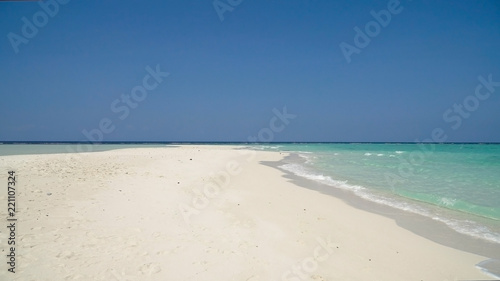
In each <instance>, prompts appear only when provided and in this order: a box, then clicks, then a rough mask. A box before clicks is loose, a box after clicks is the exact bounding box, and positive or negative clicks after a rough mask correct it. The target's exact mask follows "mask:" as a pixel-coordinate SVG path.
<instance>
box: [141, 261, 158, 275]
mask: <svg viewBox="0 0 500 281" xmlns="http://www.w3.org/2000/svg"><path fill="white" fill-rule="evenodd" d="M139 271H140V272H141V273H142V274H144V275H153V274H156V273H158V272H160V271H161V267H160V265H159V264H157V263H147V264H143V265H142V266H141V267H140V268H139Z"/></svg>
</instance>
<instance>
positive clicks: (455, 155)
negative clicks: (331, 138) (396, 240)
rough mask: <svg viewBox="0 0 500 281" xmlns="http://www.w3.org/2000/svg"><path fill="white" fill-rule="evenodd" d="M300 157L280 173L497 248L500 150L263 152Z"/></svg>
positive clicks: (315, 147) (354, 147)
mask: <svg viewBox="0 0 500 281" xmlns="http://www.w3.org/2000/svg"><path fill="white" fill-rule="evenodd" d="M255 148H256V149H263V150H274V151H285V152H292V153H295V154H297V155H298V156H300V157H296V160H295V161H291V162H290V161H288V162H287V163H286V164H284V165H282V166H281V168H282V169H284V170H287V171H289V172H291V173H293V174H295V175H297V176H299V177H303V178H306V179H309V180H313V181H317V182H320V183H323V184H326V185H329V186H332V188H340V189H346V190H350V191H352V192H353V193H354V194H355V195H357V196H359V197H362V198H364V199H367V200H371V201H374V202H378V203H380V204H384V205H389V206H392V207H394V208H398V209H401V210H404V211H408V212H413V213H417V214H420V215H424V216H426V217H430V218H432V219H434V220H437V221H441V222H442V223H445V224H446V225H448V226H449V227H450V228H452V229H454V230H455V231H457V232H460V233H462V234H466V235H469V236H472V237H475V238H479V239H483V240H487V241H490V242H493V243H498V244H500V144H430V143H426V144H393V143H391V144H379V143H375V144H373V143H360V144H356V143H349V144H338V143H336V144H332V143H325V144H321V143H314V144H310V143H309V144H275V145H274V144H273V145H259V146H255Z"/></svg>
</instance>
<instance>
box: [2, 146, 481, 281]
mask: <svg viewBox="0 0 500 281" xmlns="http://www.w3.org/2000/svg"><path fill="white" fill-rule="evenodd" d="M284 156H285V155H284V154H280V153H278V152H266V151H257V152H256V151H251V150H247V149H242V148H241V147H237V146H220V145H212V146H210V145H185V146H184V145H183V146H175V147H174V146H170V147H164V148H136V149H119V150H112V151H105V152H94V153H85V154H45V155H20V156H1V157H0V170H1V172H2V175H3V182H4V183H6V182H7V171H9V170H14V171H15V172H16V174H17V184H16V187H17V197H16V200H17V201H16V212H17V214H16V216H17V219H18V221H17V222H16V266H15V273H11V272H9V271H7V269H8V268H9V265H8V264H7V263H6V262H7V258H6V255H7V254H8V252H9V247H10V246H9V245H8V244H7V242H6V241H7V239H8V235H9V234H8V229H7V228H6V226H7V225H8V224H7V220H6V219H4V218H6V217H7V191H6V188H3V189H2V191H1V193H0V216H1V218H2V225H5V226H2V227H1V231H0V245H1V250H2V256H3V258H2V260H1V262H0V280H37V281H42V280H50V281H58V280H106V281H113V280H122V281H126V280H162V281H163V280H192V281H195V280H196V281H198V280H238V281H239V280H243V281H261V280H262V281H268V280H294V281H299V280H363V281H364V280H395V281H396V280H397V281H400V280H471V279H487V278H488V277H487V276H486V275H484V274H483V273H481V272H480V271H479V270H478V269H476V268H475V267H474V265H475V264H477V263H478V262H480V261H482V260H484V259H485V258H484V257H481V256H478V255H475V254H471V253H467V252H463V251H460V250H456V249H453V248H449V247H445V246H442V245H440V244H437V243H435V242H432V241H430V240H427V239H425V238H423V237H421V236H418V235H416V234H414V233H412V232H410V231H408V230H406V229H403V228H401V227H399V226H398V225H397V224H396V223H395V222H394V221H393V220H391V219H389V218H386V217H383V216H380V215H377V214H374V213H370V212H367V211H364V210H360V209H356V208H354V207H352V206H350V205H348V204H346V203H345V202H344V201H342V200H340V199H337V198H335V197H332V196H328V195H325V194H322V193H319V192H317V191H314V190H310V189H306V188H303V187H300V186H297V185H295V184H294V183H292V182H291V181H290V180H288V179H287V178H285V177H284V174H283V172H282V171H280V170H278V169H274V168H272V167H269V166H266V165H263V164H262V163H261V162H262V161H279V160H280V159H282V158H283V157H284Z"/></svg>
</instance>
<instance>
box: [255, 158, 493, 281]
mask: <svg viewBox="0 0 500 281" xmlns="http://www.w3.org/2000/svg"><path fill="white" fill-rule="evenodd" d="M289 158H295V159H294V161H297V160H298V159H300V157H299V156H298V154H297V153H294V152H292V153H290V155H288V156H287V157H284V158H283V159H282V160H280V161H278V162H268V163H264V165H267V166H269V167H272V168H274V169H277V170H280V171H281V172H283V173H285V176H284V177H285V178H287V179H289V180H291V181H292V182H293V183H294V184H296V185H297V186H300V187H303V188H307V189H311V190H315V191H318V192H321V193H323V194H326V195H328V196H333V197H335V198H338V199H341V200H342V201H344V202H346V203H347V204H349V205H350V206H352V207H354V208H357V209H360V210H364V211H367V212H370V213H374V214H378V215H381V216H384V217H387V218H390V219H392V220H394V221H395V222H396V224H397V225H398V226H400V227H402V228H404V229H406V230H409V231H411V232H413V233H415V234H417V235H419V236H421V237H423V238H425V239H428V240H430V241H433V242H435V243H438V244H440V245H443V246H446V247H450V248H453V249H457V250H460V251H465V252H468V253H471V254H476V255H480V256H484V257H487V258H489V259H486V260H484V261H482V263H483V266H484V269H485V270H487V271H488V272H487V274H493V276H492V277H494V278H500V266H499V265H500V244H497V243H493V242H490V241H486V240H483V239H479V238H474V237H471V236H468V235H466V234H463V233H459V232H457V231H455V230H454V229H452V228H450V227H449V226H447V225H446V224H444V223H442V222H440V221H436V220H433V219H432V218H430V217H426V216H424V215H420V214H417V213H412V212H409V211H405V210H401V209H397V208H395V207H392V206H389V205H383V204H380V203H377V202H374V201H370V200H368V199H365V198H362V197H359V196H357V195H355V194H354V193H353V192H352V191H349V190H344V189H341V188H338V187H334V186H331V185H327V184H323V183H320V182H317V181H314V180H311V179H307V178H304V177H300V176H298V175H295V174H294V173H292V172H291V171H288V170H286V169H283V168H281V167H280V166H282V165H284V164H287V163H289V162H287V161H286V160H287V159H289ZM301 161H304V160H302V159H301ZM487 261H489V262H487Z"/></svg>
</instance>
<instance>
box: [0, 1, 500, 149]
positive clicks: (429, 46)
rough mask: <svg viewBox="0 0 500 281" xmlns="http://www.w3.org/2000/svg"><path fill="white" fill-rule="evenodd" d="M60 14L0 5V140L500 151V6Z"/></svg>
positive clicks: (68, 8) (101, 5) (83, 5)
mask: <svg viewBox="0 0 500 281" xmlns="http://www.w3.org/2000/svg"><path fill="white" fill-rule="evenodd" d="M61 2H62V3H64V2H65V1H62V0H61ZM66 2H67V3H65V4H62V3H59V2H56V0H52V1H43V3H45V4H46V5H49V4H50V3H51V4H52V6H50V5H49V7H50V8H51V11H55V6H56V5H57V11H56V12H53V13H52V14H53V15H47V14H46V13H48V12H44V10H43V9H42V7H41V6H40V5H39V3H38V2H8V3H3V2H2V3H0V35H1V36H2V37H1V38H2V39H1V40H0V62H1V68H0V97H1V110H0V140H6V141H8V140H10V141H16V140H19V141H42V140H47V141H56V140H63V141H64V140H67V141H85V140H89V138H88V137H86V136H85V134H84V133H82V132H83V131H84V130H86V131H87V132H93V133H89V134H90V135H91V136H93V137H94V138H95V139H99V140H103V141H117V140H119V141H247V140H248V138H249V137H252V136H254V137H257V136H258V135H259V132H261V139H265V140H267V139H270V140H272V141H354V142H361V141H388V142H389V141H415V140H416V139H419V140H422V139H426V138H430V137H431V134H432V131H433V130H435V129H436V128H441V129H442V130H443V131H444V133H445V134H446V136H447V139H446V140H447V141H472V142H474V141H479V142H500V130H499V128H500V110H499V109H500V86H499V84H495V83H496V82H497V81H498V82H500V52H499V51H498V50H500V2H498V1H439V2H437V3H436V2H435V1H417V0H413V1H409V0H406V1H403V0H402V1H400V2H399V4H398V2H397V1H394V0H391V1H329V0H316V1H305V0H304V1H297V0H281V1H270V0H258V1H257V0H254V1H250V0H243V1H237V0H232V1H227V0H220V2H217V3H218V7H231V9H232V10H231V11H225V12H223V13H222V16H223V20H221V18H220V17H219V14H218V12H217V11H216V9H215V8H214V2H213V1H211V0H207V1H199V0H198V1H191V0H183V1H180V0H179V1H168V0H162V1H156V0H154V1H153V0H152V1H127V0H120V1H76V0H72V1H67V0H66ZM220 3H222V4H220ZM231 3H232V4H233V6H231ZM224 5H229V6H224ZM388 6H390V7H393V8H392V9H393V11H395V8H394V7H396V8H397V9H396V10H398V11H399V12H397V13H392V12H390V9H389V8H388ZM221 9H222V8H221ZM381 10H385V11H387V12H385V13H389V14H390V15H391V19H390V21H388V22H386V24H385V25H386V26H385V27H384V26H382V25H381V24H380V23H376V24H375V25H374V22H373V21H375V22H376V20H375V19H374V17H373V15H372V14H371V13H370V12H371V11H374V12H376V13H380V11H381ZM44 13H45V15H47V16H45V18H44ZM219 13H221V12H220V11H219ZM382 14H384V12H382ZM384 15H386V14H384ZM23 18H25V19H26V20H27V21H28V22H29V24H33V26H35V25H34V21H36V22H37V23H38V25H39V27H37V26H35V28H37V29H38V31H37V32H36V34H33V33H34V32H31V33H29V27H24V29H25V34H24V35H23V26H24V25H27V24H26V23H25V21H23ZM44 20H45V22H44ZM386 20H387V18H386ZM370 22H373V23H371V25H370ZM377 24H378V27H379V29H378V30H376V29H372V30H371V34H372V35H373V37H370V36H369V35H366V34H365V36H368V38H369V39H370V42H369V44H367V45H366V46H363V47H362V48H357V47H356V44H355V40H354V38H355V36H356V31H355V30H354V28H355V27H358V28H359V29H360V30H362V32H364V33H370V30H368V31H366V27H367V25H368V26H371V28H376V25H377ZM374 26H375V27H374ZM31 31H32V30H31ZM25 35H27V36H25ZM28 36H30V37H31V38H28ZM13 38H15V40H14V39H13ZM20 38H21V39H20ZM21 41H22V42H21ZM13 42H14V43H13ZM342 42H345V43H346V44H349V45H350V46H352V47H353V48H357V49H358V53H353V54H352V55H350V56H349V58H350V62H348V61H347V59H346V57H345V56H344V54H343V52H342V50H341V48H340V47H339V45H340V44H341V43H342ZM360 46H361V45H360ZM16 49H17V53H16ZM148 66H149V67H150V69H153V70H155V69H156V68H157V67H158V68H159V70H160V72H162V73H163V72H168V73H169V75H168V77H160V79H159V80H162V81H161V82H159V83H158V80H154V79H153V78H152V77H151V78H147V77H146V76H147V75H150V74H149V72H148V71H147V70H146V68H147V67H148ZM150 76H151V75H150ZM479 76H481V77H483V78H484V79H485V80H488V79H490V80H491V81H493V84H492V85H493V86H491V85H490V86H489V88H490V89H492V90H491V91H490V90H488V87H486V86H485V85H483V84H484V83H483V84H481V82H480V80H479V79H478V77H479ZM488 77H490V78H488ZM146 78H147V81H148V83H149V84H148V85H149V86H150V88H152V87H151V85H153V84H155V87H154V89H152V90H147V94H146V95H143V96H141V100H140V101H137V100H136V102H134V105H135V106H136V107H134V108H132V106H130V105H129V104H126V103H125V102H123V101H121V100H120V98H121V97H122V95H129V96H130V95H131V93H132V91H133V90H134V89H135V90H137V91H136V93H140V89H141V87H142V88H143V89H144V87H143V80H144V79H146ZM490 84H491V83H490ZM480 85H482V86H480ZM477 87H480V89H479V94H478V95H479V97H481V99H480V98H479V97H478V95H476V88H477ZM136 97H138V95H136ZM117 99H118V102H117V103H116V104H115V109H114V110H113V109H112V104H113V102H114V101H116V100H117ZM464 103H466V104H465V105H464ZM455 104H456V106H455ZM119 106H122V108H121V109H122V110H121V111H118V110H117V108H118V107H119ZM123 106H125V107H127V108H128V114H125V109H124V108H123ZM285 106H286V110H287V112H288V113H289V114H292V115H294V116H295V118H293V119H292V118H290V119H287V120H286V121H287V123H288V124H282V123H281V122H282V121H281V119H279V118H276V113H275V112H276V110H275V111H274V112H273V109H277V110H278V111H283V108H284V107H285ZM454 106H455V107H454ZM459 107H461V108H462V109H461V110H462V111H461V112H459V110H460V109H459ZM125 115H126V116H125ZM443 115H445V117H444V116H443ZM103 120H104V121H103ZM273 120H274V121H273ZM271 121H273V122H274V123H273V122H271ZM102 122H104V123H105V124H104V126H103V127H100V123H102ZM271 123H273V124H274V126H271ZM282 125H283V126H282ZM277 127H279V128H280V129H279V130H277V129H276V128H277ZM110 128H112V129H113V130H111V129H110ZM92 130H94V131H92ZM95 130H99V133H96V131H95ZM269 131H272V138H271V137H269V134H267V135H266V134H265V133H266V132H267V133H269ZM264 136H265V137H264ZM91 138H92V137H91Z"/></svg>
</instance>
